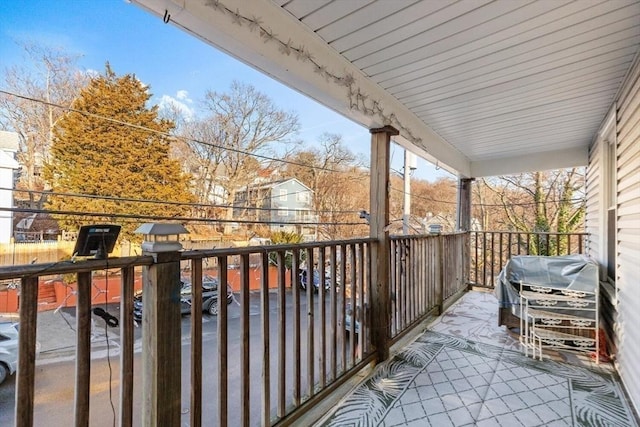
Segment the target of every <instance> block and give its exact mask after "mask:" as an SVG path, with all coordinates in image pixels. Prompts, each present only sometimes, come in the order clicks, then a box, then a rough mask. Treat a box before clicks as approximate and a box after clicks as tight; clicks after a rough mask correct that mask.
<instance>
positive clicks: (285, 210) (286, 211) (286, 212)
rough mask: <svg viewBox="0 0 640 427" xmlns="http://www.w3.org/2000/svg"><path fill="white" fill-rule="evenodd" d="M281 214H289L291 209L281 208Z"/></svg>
mask: <svg viewBox="0 0 640 427" xmlns="http://www.w3.org/2000/svg"><path fill="white" fill-rule="evenodd" d="M278 215H279V216H289V210H288V209H287V208H280V209H279V210H278Z"/></svg>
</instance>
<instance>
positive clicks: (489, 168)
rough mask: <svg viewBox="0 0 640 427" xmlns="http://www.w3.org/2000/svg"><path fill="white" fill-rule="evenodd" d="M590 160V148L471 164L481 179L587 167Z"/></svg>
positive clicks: (474, 172)
mask: <svg viewBox="0 0 640 427" xmlns="http://www.w3.org/2000/svg"><path fill="white" fill-rule="evenodd" d="M588 158H589V150H588V148H586V147H578V148H568V149H565V150H557V151H552V152H549V151H545V152H542V153H534V154H528V155H526V156H514V157H505V158H500V159H492V160H484V161H475V162H471V175H472V176H473V177H478V178H479V177H484V176H497V175H513V174H518V173H523V172H535V171H543V170H551V169H562V168H571V167H580V166H587V163H588Z"/></svg>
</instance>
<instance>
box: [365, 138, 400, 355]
mask: <svg viewBox="0 0 640 427" xmlns="http://www.w3.org/2000/svg"><path fill="white" fill-rule="evenodd" d="M398 133H399V132H398V131H397V130H396V129H394V128H392V127H391V126H385V127H382V128H377V129H371V187H370V192H371V206H370V213H371V217H370V221H369V226H370V228H369V230H370V231H369V233H370V235H371V237H373V238H374V239H376V240H377V242H376V243H375V244H373V245H372V246H371V268H372V271H371V304H372V307H371V342H372V344H373V345H374V346H375V348H376V351H377V355H378V361H379V362H381V361H383V360H386V359H387V358H388V357H389V337H390V316H391V306H390V299H389V231H388V230H387V225H388V224H389V146H390V143H391V137H392V136H393V135H398Z"/></svg>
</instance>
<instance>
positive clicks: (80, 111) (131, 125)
mask: <svg viewBox="0 0 640 427" xmlns="http://www.w3.org/2000/svg"><path fill="white" fill-rule="evenodd" d="M0 93H1V94H4V95H8V96H14V97H16V98H20V99H24V100H25V101H31V102H37V103H40V104H43V105H47V106H50V107H54V108H59V109H61V110H64V111H67V112H71V113H78V114H82V115H84V116H87V117H93V118H95V119H99V120H105V121H108V122H110V123H115V124H118V125H121V126H127V127H130V128H132V129H137V130H142V131H145V132H149V133H155V134H157V135H161V136H164V137H166V138H173V139H182V140H185V141H191V142H195V143H197V144H202V145H207V146H209V147H214V148H221V149H224V150H228V151H231V152H233V153H238V154H244V155H247V156H252V157H255V158H258V159H262V160H270V161H273V162H278V163H284V164H289V165H295V166H300V167H304V168H309V169H315V170H324V171H327V172H335V173H347V172H349V171H341V170H337V169H331V168H327V167H323V166H313V165H308V164H304V163H300V162H294V161H291V160H285V159H279V158H276V157H271V156H267V155H264V154H257V153H250V152H248V151H244V150H240V149H237V148H233V147H228V146H225V145H221V144H214V143H212V142H207V141H201V140H198V139H195V138H190V137H186V136H183V135H172V134H170V133H167V132H162V131H159V130H156V129H150V128H148V127H146V126H141V125H137V124H133V123H128V122H125V121H122V120H118V119H114V118H112V117H106V116H101V115H99V114H95V113H90V112H87V111H82V110H78V109H76V108H72V107H66V106H64V105H60V104H56V103H54V102H50V101H45V100H43V99H38V98H33V97H30V96H26V95H20V94H17V93H14V92H10V91H8V90H5V89H0Z"/></svg>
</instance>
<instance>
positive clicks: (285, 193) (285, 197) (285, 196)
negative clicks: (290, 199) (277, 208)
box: [280, 188, 287, 202]
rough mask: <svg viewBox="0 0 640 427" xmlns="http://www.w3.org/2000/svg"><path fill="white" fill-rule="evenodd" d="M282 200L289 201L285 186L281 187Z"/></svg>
mask: <svg viewBox="0 0 640 427" xmlns="http://www.w3.org/2000/svg"><path fill="white" fill-rule="evenodd" d="M280 201H281V202H286V201H287V190H286V189H284V188H282V189H280Z"/></svg>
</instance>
